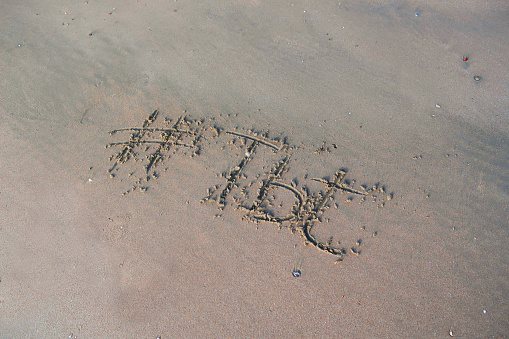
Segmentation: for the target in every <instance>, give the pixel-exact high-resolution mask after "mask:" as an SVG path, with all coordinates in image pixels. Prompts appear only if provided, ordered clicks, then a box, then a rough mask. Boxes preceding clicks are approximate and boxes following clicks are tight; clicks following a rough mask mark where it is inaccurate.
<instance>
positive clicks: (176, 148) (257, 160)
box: [106, 110, 393, 263]
mask: <svg viewBox="0 0 509 339" xmlns="http://www.w3.org/2000/svg"><path fill="white" fill-rule="evenodd" d="M159 114H160V112H159V111H158V110H155V111H154V112H153V113H152V114H150V115H149V116H148V117H147V118H146V119H145V120H144V121H143V123H142V125H141V126H140V127H129V128H121V129H116V130H113V131H111V132H110V134H111V135H116V134H117V133H119V132H127V133H129V138H128V140H127V141H121V142H114V143H110V144H108V145H107V146H106V147H107V148H109V147H119V148H120V150H119V151H118V152H116V153H115V154H114V155H112V156H111V158H110V161H112V162H113V165H112V166H111V167H110V169H109V170H108V172H109V174H110V176H111V177H112V178H114V177H116V176H117V175H118V174H119V170H120V169H121V168H122V166H123V165H124V164H125V163H126V162H128V161H130V160H133V161H134V162H138V161H140V162H142V163H143V164H144V169H143V175H142V176H139V177H138V178H137V179H136V180H135V182H134V183H133V185H132V186H131V187H130V188H129V189H128V190H127V191H125V192H124V193H123V194H124V195H125V194H128V193H130V192H133V191H135V190H140V191H142V192H145V191H147V190H148V188H149V182H150V181H152V180H154V179H157V178H158V177H159V176H160V175H161V174H162V173H163V172H165V171H166V170H167V168H164V166H165V165H164V164H165V161H167V160H168V159H169V158H170V156H172V155H174V154H176V153H177V152H180V153H182V154H185V155H189V156H190V157H191V158H194V157H197V156H201V155H203V154H206V149H207V147H211V146H213V145H218V146H217V147H221V149H225V146H229V147H230V149H234V150H236V151H241V153H240V154H241V155H240V156H239V159H238V162H237V163H236V165H234V166H232V167H231V168H229V169H227V170H226V171H225V172H223V173H222V174H221V176H222V177H223V179H222V180H221V181H222V182H221V183H219V184H216V185H214V186H212V187H211V188H209V189H208V190H207V195H206V196H205V197H204V198H203V199H202V200H201V202H202V203H205V202H215V203H216V204H217V208H218V209H219V211H220V212H221V213H222V211H224V210H225V209H226V208H227V206H229V205H231V206H233V207H235V209H239V210H242V211H243V212H244V213H243V218H244V219H247V220H251V221H255V222H270V223H274V224H277V225H278V226H279V227H285V228H288V229H289V230H290V231H291V232H292V233H294V232H298V233H299V234H300V235H301V237H302V238H303V239H304V241H305V243H306V244H310V245H312V246H314V247H316V248H317V249H319V250H321V251H323V252H325V253H329V254H331V255H333V256H334V257H335V259H336V263H339V262H341V261H343V260H344V258H345V257H346V256H347V255H355V256H358V255H360V253H361V245H362V244H363V240H362V238H359V239H357V240H356V241H355V242H353V243H352V244H350V245H349V246H343V245H340V244H341V243H340V242H339V241H338V242H337V245H336V246H334V245H333V244H332V237H330V238H329V239H328V240H326V241H320V240H318V239H317V237H315V236H314V235H313V226H315V225H316V224H317V223H320V222H322V220H323V217H322V215H323V213H324V210H325V209H327V208H328V207H329V204H330V203H331V202H332V200H333V199H334V196H335V194H336V193H337V192H341V193H348V194H350V195H351V196H352V197H349V198H348V199H347V202H349V201H351V200H352V199H353V196H361V202H363V201H365V200H366V197H367V196H369V195H371V196H372V198H373V201H374V202H375V201H376V202H378V204H379V206H382V207H383V205H384V204H385V203H386V202H387V201H390V200H391V199H392V197H393V194H392V193H387V192H386V190H385V187H384V186H381V185H379V184H375V185H373V186H371V187H369V188H368V187H367V186H366V185H361V186H359V189H356V188H354V187H353V185H352V184H351V182H350V183H349V182H348V181H347V180H345V176H346V174H347V171H346V170H345V169H336V170H333V171H332V173H331V174H332V176H331V177H330V178H328V179H326V178H305V179H308V181H310V182H315V183H317V184H318V185H319V187H320V188H319V189H316V188H315V189H314V190H313V189H311V188H310V187H308V186H303V185H299V183H298V180H297V179H294V180H292V181H291V182H286V181H285V180H284V179H283V177H284V174H285V173H287V172H288V170H289V169H288V168H289V164H290V162H291V161H292V155H294V153H295V152H297V149H296V148H295V147H293V146H291V145H290V144H289V143H288V139H287V138H281V137H280V138H272V139H271V138H269V137H268V132H262V133H257V132H254V131H252V130H251V131H245V132H244V131H238V130H231V131H228V130H225V129H223V128H222V127H221V126H218V125H217V124H216V122H215V119H214V118H211V119H193V118H191V117H189V116H188V115H187V114H186V115H181V116H179V117H178V118H177V119H175V120H172V119H168V118H166V119H165V120H164V123H163V125H162V126H159V127H155V126H158V125H157V124H156V120H157V118H158V117H159ZM122 135H123V136H124V137H125V134H122ZM221 138H222V139H221ZM218 140H220V141H221V142H219V143H218ZM334 146H335V145H334ZM327 151H328V148H327V147H326V145H325V144H324V145H322V146H321V147H320V148H318V149H317V150H316V151H315V152H314V153H315V154H318V153H321V152H327ZM274 159H275V160H274ZM271 161H272V163H271ZM161 168H162V171H160V170H159V169H161ZM132 174H133V172H131V173H129V174H128V175H129V176H131V175H132ZM352 182H353V181H352ZM277 193H280V194H279V197H277V196H278V194H277ZM375 193H376V195H375ZM376 234H377V232H376V231H375V232H373V233H372V236H375V235H376Z"/></svg>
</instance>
